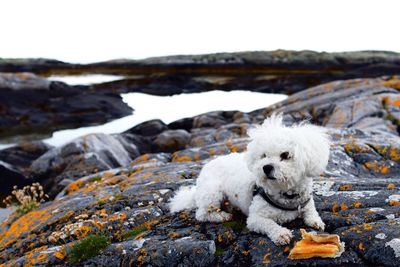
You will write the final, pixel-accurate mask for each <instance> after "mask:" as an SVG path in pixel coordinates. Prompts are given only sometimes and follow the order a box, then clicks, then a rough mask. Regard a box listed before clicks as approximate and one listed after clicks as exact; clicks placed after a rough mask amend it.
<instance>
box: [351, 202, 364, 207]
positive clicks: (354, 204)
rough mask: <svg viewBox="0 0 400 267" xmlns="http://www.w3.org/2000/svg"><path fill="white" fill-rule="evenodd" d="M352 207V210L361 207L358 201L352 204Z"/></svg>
mask: <svg viewBox="0 0 400 267" xmlns="http://www.w3.org/2000/svg"><path fill="white" fill-rule="evenodd" d="M352 206H353V207H354V208H356V209H359V208H361V207H362V203H361V202H359V201H356V202H354V203H353V204H352Z"/></svg>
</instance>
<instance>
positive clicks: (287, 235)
mask: <svg viewBox="0 0 400 267" xmlns="http://www.w3.org/2000/svg"><path fill="white" fill-rule="evenodd" d="M270 238H271V240H272V242H274V243H275V245H278V246H282V245H287V244H289V243H290V240H291V239H292V238H293V234H292V231H290V230H289V229H287V228H284V227H282V228H281V229H279V231H276V232H274V233H272V236H271V237H270Z"/></svg>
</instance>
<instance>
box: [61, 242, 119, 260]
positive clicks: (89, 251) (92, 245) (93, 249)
mask: <svg viewBox="0 0 400 267" xmlns="http://www.w3.org/2000/svg"><path fill="white" fill-rule="evenodd" d="M110 243H111V242H110V239H109V238H108V237H106V236H104V235H89V236H88V237H86V238H85V239H82V240H80V241H78V242H77V243H76V244H75V245H74V246H73V248H72V250H71V251H70V253H69V255H68V260H69V261H70V262H71V263H76V262H79V261H83V260H86V259H89V258H91V257H94V256H96V255H99V254H100V252H101V251H102V250H103V249H104V248H106V247H107V246H108V245H109V244H110Z"/></svg>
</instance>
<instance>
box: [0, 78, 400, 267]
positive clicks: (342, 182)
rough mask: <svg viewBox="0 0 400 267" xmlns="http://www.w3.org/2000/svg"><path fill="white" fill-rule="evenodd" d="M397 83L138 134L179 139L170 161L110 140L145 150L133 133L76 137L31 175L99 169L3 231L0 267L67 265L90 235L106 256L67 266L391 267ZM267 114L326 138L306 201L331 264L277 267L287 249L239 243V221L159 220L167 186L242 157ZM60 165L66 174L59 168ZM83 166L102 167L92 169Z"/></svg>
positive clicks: (298, 98) (245, 235)
mask: <svg viewBox="0 0 400 267" xmlns="http://www.w3.org/2000/svg"><path fill="white" fill-rule="evenodd" d="M399 82H400V80H399V79H398V78H397V77H386V78H378V79H358V80H352V81H337V82H333V83H328V84H324V85H321V86H317V87H313V88H310V89H309V90H306V91H304V92H300V93H297V94H294V95H293V96H291V97H289V98H288V99H287V100H286V101H284V102H281V103H279V104H277V105H275V106H274V107H270V108H266V109H263V110H258V111H255V112H252V113H248V114H244V113H240V112H229V113H210V114H203V115H201V116H199V117H197V118H192V119H185V120H181V121H179V122H176V123H173V124H170V125H168V126H167V127H168V129H166V126H165V125H164V124H162V123H161V122H154V121H153V122H149V123H148V124H147V125H149V128H147V129H155V130H151V131H150V130H149V132H150V133H151V137H148V138H150V139H148V140H150V142H153V140H155V139H154V138H157V137H159V136H160V135H162V134H163V133H171V130H173V131H174V132H175V131H177V130H181V131H183V130H185V131H186V133H187V134H189V135H190V137H189V141H188V142H186V141H185V143H186V148H185V149H182V150H179V151H174V152H170V153H167V152H158V153H150V154H143V155H141V156H139V157H136V158H134V156H133V155H132V154H130V152H127V151H128V150H127V149H126V148H124V147H126V146H124V145H123V144H122V143H121V141H120V140H121V139H119V138H123V140H125V141H126V142H127V143H131V142H134V140H136V142H138V140H140V138H146V136H145V135H142V134H143V133H144V132H143V131H139V130H137V129H136V130H137V131H136V130H135V131H133V132H131V133H124V134H121V135H114V136H107V135H102V136H101V137H100V136H97V135H93V136H89V137H86V139H87V138H89V139H90V140H91V141H88V142H85V138H82V139H78V140H75V141H74V142H72V143H71V144H68V145H66V146H64V147H62V148H55V149H52V150H50V151H49V152H47V153H46V154H44V155H43V156H42V157H41V158H39V159H38V160H37V161H35V162H34V164H32V166H31V167H32V168H33V167H34V166H36V168H38V169H39V167H38V166H42V167H43V168H42V169H43V171H45V170H47V169H48V168H49V166H52V167H51V170H53V171H54V172H55V173H57V171H58V169H60V168H62V167H63V166H65V165H68V164H70V166H71V167H75V168H77V166H78V164H75V163H73V162H74V159H75V158H82V157H88V155H91V154H95V155H97V156H96V157H98V158H101V160H102V161H103V162H108V163H107V164H108V166H105V164H104V170H103V171H100V170H99V171H100V172H96V171H95V170H93V174H90V175H88V176H85V177H82V178H80V179H78V180H75V181H73V182H71V183H69V184H68V185H67V186H66V187H65V188H64V189H63V190H62V191H61V192H60V193H59V194H58V196H57V198H56V199H55V200H54V201H49V202H47V203H45V204H43V205H42V206H41V207H40V208H38V209H36V210H34V211H32V212H30V213H28V214H25V215H23V216H21V217H18V216H17V214H14V215H12V216H11V217H9V218H8V220H7V221H5V222H3V223H2V224H1V225H0V232H1V233H2V234H1V235H0V262H1V263H4V265H5V266H23V265H25V264H27V265H29V264H31V265H61V266H63V265H72V263H71V261H70V258H69V255H71V253H73V248H74V245H75V244H76V243H77V242H79V240H83V239H85V238H87V237H88V236H90V235H91V234H101V235H104V236H107V237H109V238H110V240H111V244H110V245H108V246H107V247H106V248H105V249H104V250H103V252H102V253H101V254H99V255H97V256H94V257H91V258H89V259H83V260H82V261H81V262H79V263H74V265H81V266H85V265H89V266H90V265H91V266H98V265H103V266H104V265H120V266H132V265H134V266H140V265H147V266H148V265H152V266H166V265H167V266H210V265H211V266H217V265H218V266H222V265H235V266H248V265H254V266H261V265H265V264H268V265H271V266H310V265H312V266H397V265H398V261H399V250H398V249H399V245H398V244H399V236H398V233H399V231H400V220H399V216H400V208H399V205H400V191H399V188H400V178H399V177H400V137H399V134H398V132H397V127H398V123H399V121H398V119H397V112H398V107H397V104H396V103H397V102H396V101H397V97H398V96H399V93H398V91H397V89H399V87H398V84H399ZM360 101H365V102H360ZM361 103H367V104H365V105H364V104H361ZM273 111H281V112H284V113H285V117H284V119H285V120H284V121H285V123H287V124H291V123H293V122H296V121H299V120H301V119H303V118H309V119H311V120H312V121H313V122H315V123H319V124H322V125H327V126H329V133H330V135H331V136H332V140H333V145H332V149H331V155H330V160H329V164H328V168H327V171H326V172H325V173H324V174H322V175H321V176H320V177H316V179H315V181H314V194H315V195H314V197H315V202H316V206H317V209H318V211H319V212H320V214H321V216H322V218H323V220H324V221H325V223H326V228H327V229H326V230H327V231H328V232H330V233H336V234H338V235H340V236H341V239H342V240H343V241H344V242H345V243H346V251H345V252H344V253H343V254H342V256H341V257H339V258H336V259H312V260H296V261H293V260H289V259H287V255H288V252H289V249H290V248H291V247H292V246H293V243H292V244H291V245H290V246H284V247H278V246H275V245H274V244H273V243H272V242H271V241H270V240H269V239H268V238H267V237H266V236H264V235H260V234H255V233H252V232H250V231H248V230H247V229H246V227H245V218H244V216H243V215H242V214H240V213H239V212H237V213H235V215H234V219H233V220H232V221H231V222H226V223H222V224H217V223H199V222H197V221H196V220H195V218H194V212H181V213H178V214H173V215H172V214H170V213H169V212H168V209H167V205H166V203H167V201H168V199H169V198H170V197H171V195H172V194H173V192H174V191H175V190H176V189H177V188H178V187H179V186H181V185H185V184H193V183H194V182H195V180H196V178H197V176H198V174H199V172H200V170H201V168H202V166H203V165H204V164H205V163H206V162H207V161H209V160H210V159H211V158H213V157H214V156H216V155H222V154H227V153H230V152H242V151H244V150H245V148H246V145H247V142H248V139H247V137H246V129H247V128H248V127H250V126H251V124H252V123H256V122H260V121H262V120H263V119H264V118H265V116H267V115H268V114H271V113H272V112H273ZM216 114H219V115H216ZM341 114H342V115H341ZM349 114H350V115H349ZM200 117H202V118H201V119H200ZM205 118H206V119H205ZM211 118H213V119H214V121H212V119H211ZM221 118H222V119H221ZM195 121H196V123H195ZM145 125H146V124H145ZM151 125H152V126H151ZM180 125H181V126H182V128H179V126H180ZM150 126H151V127H150ZM141 127H143V125H142V126H141ZM139 128H140V127H139ZM143 128H144V129H146V127H143ZM165 135H167V134H165ZM185 135H186V134H185ZM127 136H131V137H132V138H131V139H128V138H127ZM171 136H173V135H171ZM133 137H136V139H135V138H133ZM99 140H102V141H99ZM105 140H107V141H105ZM132 140H133V141H132ZM185 140H186V139H185ZM117 143H119V144H117ZM99 147H101V148H103V149H104V150H101V149H100V151H103V152H99V149H98V148H99ZM123 150H124V151H125V152H123ZM106 151H107V152H106ZM115 155H118V156H115ZM69 158H72V160H71V161H69V162H70V163H66V164H59V162H61V161H64V162H68V161H66V160H67V159H69ZM112 158H114V159H112ZM133 158H134V159H133ZM95 162H96V163H95V164H98V165H99V166H102V165H101V164H102V163H101V161H100V160H98V161H95ZM112 162H114V164H113V163H112ZM39 163H40V164H39ZM86 166H89V167H90V166H91V162H89V161H88V162H86V161H85V160H83V161H82V165H80V167H79V169H80V170H79V171H77V172H76V174H77V175H79V174H83V173H84V170H86V169H85V168H86ZM110 168H112V169H110ZM90 172H91V171H90ZM65 173H66V172H65ZM88 173H89V172H88ZM56 175H57V174H56ZM67 176H68V175H67ZM72 176H75V175H73V174H71V175H69V177H70V178H71V177H72ZM286 226H287V227H289V228H290V229H292V230H294V234H295V240H298V239H299V238H300V232H299V228H300V227H306V226H305V225H304V224H303V223H302V222H301V220H296V221H294V222H291V223H290V224H288V225H286Z"/></svg>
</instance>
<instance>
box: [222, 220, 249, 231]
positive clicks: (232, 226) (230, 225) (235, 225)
mask: <svg viewBox="0 0 400 267" xmlns="http://www.w3.org/2000/svg"><path fill="white" fill-rule="evenodd" d="M222 227H224V228H230V229H232V230H233V231H235V232H241V231H242V230H243V229H244V228H245V227H246V226H245V225H244V224H243V223H241V222H238V221H231V222H224V223H223V224H222Z"/></svg>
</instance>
